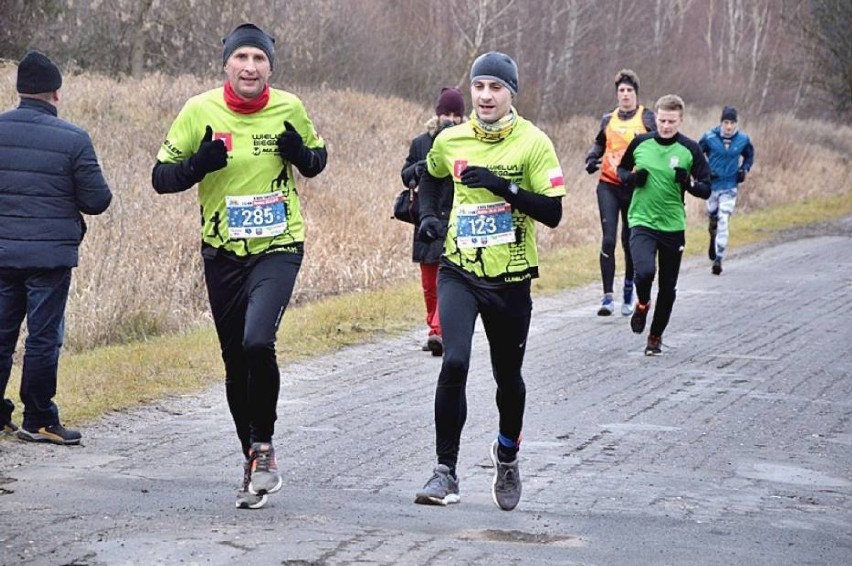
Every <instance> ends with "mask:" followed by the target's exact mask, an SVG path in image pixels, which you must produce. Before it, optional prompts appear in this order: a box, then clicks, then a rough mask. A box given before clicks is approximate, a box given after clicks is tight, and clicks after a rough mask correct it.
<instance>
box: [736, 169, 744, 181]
mask: <svg viewBox="0 0 852 566" xmlns="http://www.w3.org/2000/svg"><path fill="white" fill-rule="evenodd" d="M745 176H746V172H745V169H740V170H739V171H737V183H738V184H739V183H742V182H743V181H745Z"/></svg>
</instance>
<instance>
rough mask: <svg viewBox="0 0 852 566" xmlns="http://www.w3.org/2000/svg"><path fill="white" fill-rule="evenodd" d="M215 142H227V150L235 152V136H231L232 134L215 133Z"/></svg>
mask: <svg viewBox="0 0 852 566" xmlns="http://www.w3.org/2000/svg"><path fill="white" fill-rule="evenodd" d="M213 140H214V141H215V140H222V141H223V142H225V149H226V150H228V151H233V150H234V136H233V135H232V134H231V132H215V133H214V134H213Z"/></svg>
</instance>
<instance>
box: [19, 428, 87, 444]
mask: <svg viewBox="0 0 852 566" xmlns="http://www.w3.org/2000/svg"><path fill="white" fill-rule="evenodd" d="M17 435H18V438H20V439H21V440H26V441H27V442H52V443H53V444H64V445H71V444H80V440H81V439H82V438H83V435H81V434H80V433H79V432H78V431H76V430H71V429H70V428H65V427H64V426H62V425H61V424H55V425H48V426H43V427H41V428H39V429H38V430H36V431H30V430H27V429H25V428H24V427H21V428H19V429H18V431H17Z"/></svg>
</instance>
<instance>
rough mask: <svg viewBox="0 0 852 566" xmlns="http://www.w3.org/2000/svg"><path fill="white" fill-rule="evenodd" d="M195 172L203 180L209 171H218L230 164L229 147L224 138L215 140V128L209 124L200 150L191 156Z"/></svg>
mask: <svg viewBox="0 0 852 566" xmlns="http://www.w3.org/2000/svg"><path fill="white" fill-rule="evenodd" d="M189 165H190V167H192V171H193V173H195V175H196V177H197V178H198V179H199V180H201V179H202V178H204V176H205V175H206V174H208V173H212V172H213V171H218V170H219V169H222V168H224V167H225V166H226V165H228V149H227V148H226V147H225V141H224V140H215V141H214V140H213V128H211V127H210V126H207V129H206V130H205V131H204V137H203V138H201V145H199V146H198V151H196V152H195V154H194V155H193V156H192V157H190V158H189Z"/></svg>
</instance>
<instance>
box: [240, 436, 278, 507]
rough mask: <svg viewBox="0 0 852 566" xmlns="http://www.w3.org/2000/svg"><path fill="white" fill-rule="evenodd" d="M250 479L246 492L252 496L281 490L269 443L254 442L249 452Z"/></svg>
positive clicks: (272, 449) (273, 451)
mask: <svg viewBox="0 0 852 566" xmlns="http://www.w3.org/2000/svg"><path fill="white" fill-rule="evenodd" d="M249 466H250V467H251V469H250V473H251V479H250V480H249V486H248V490H249V492H251V493H252V494H254V495H264V494H267V493H275V492H276V491H278V490H279V489H281V484H282V483H283V482H282V481H281V476H280V475H279V474H278V462H276V460H275V449H274V448H273V447H272V444H271V443H269V442H255V443H254V444H252V445H251V450H249Z"/></svg>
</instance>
